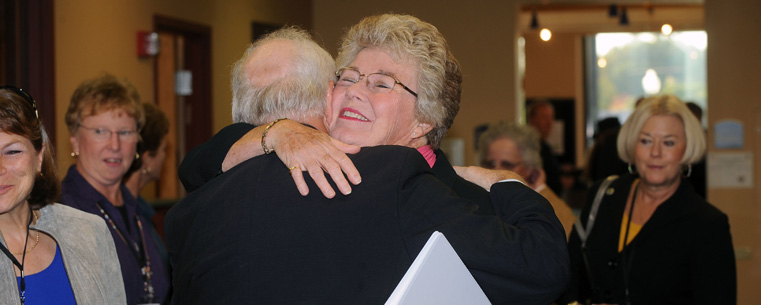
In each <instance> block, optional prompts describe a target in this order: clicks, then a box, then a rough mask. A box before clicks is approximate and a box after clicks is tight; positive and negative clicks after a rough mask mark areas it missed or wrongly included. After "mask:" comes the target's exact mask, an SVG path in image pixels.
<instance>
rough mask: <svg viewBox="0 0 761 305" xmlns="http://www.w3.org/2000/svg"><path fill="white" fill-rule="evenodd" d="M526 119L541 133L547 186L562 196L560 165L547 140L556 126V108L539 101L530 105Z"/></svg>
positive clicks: (541, 152) (543, 167) (543, 166)
mask: <svg viewBox="0 0 761 305" xmlns="http://www.w3.org/2000/svg"><path fill="white" fill-rule="evenodd" d="M526 119H527V121H528V125H529V126H531V127H534V129H536V131H538V132H539V138H540V140H541V141H540V142H539V144H540V145H541V146H540V150H539V154H540V155H541V156H542V169H544V173H545V175H546V177H547V186H549V187H550V188H551V189H552V191H553V192H555V194H562V192H563V187H562V185H561V184H560V164H559V163H558V158H557V157H556V156H555V153H554V152H552V147H550V144H548V143H547V139H548V138H549V136H550V133H551V132H552V127H553V125H554V124H555V107H553V106H552V104H551V103H550V102H548V101H543V100H537V101H534V102H533V103H531V104H529V106H528V109H527V110H526Z"/></svg>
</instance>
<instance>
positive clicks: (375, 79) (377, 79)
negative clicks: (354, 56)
mask: <svg viewBox="0 0 761 305" xmlns="http://www.w3.org/2000/svg"><path fill="white" fill-rule="evenodd" d="M336 77H337V78H338V79H337V81H336V85H337V86H341V87H351V86H352V85H354V84H356V83H357V82H359V81H361V80H362V78H365V81H366V84H365V85H367V88H368V89H370V92H373V93H387V92H391V91H393V90H394V87H395V86H396V85H397V84H398V85H400V86H402V88H403V89H404V90H406V91H407V92H409V93H410V94H412V95H414V96H415V97H417V93H416V92H415V91H412V89H410V88H409V87H407V86H405V85H404V84H402V82H400V81H399V80H398V79H396V77H393V76H391V75H387V74H383V73H370V74H362V73H360V72H359V70H357V69H355V68H352V67H345V68H341V69H338V71H336Z"/></svg>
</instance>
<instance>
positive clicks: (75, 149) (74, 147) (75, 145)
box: [69, 135, 79, 155]
mask: <svg viewBox="0 0 761 305" xmlns="http://www.w3.org/2000/svg"><path fill="white" fill-rule="evenodd" d="M69 143H71V153H72V154H75V155H79V140H77V137H76V136H75V135H71V136H69Z"/></svg>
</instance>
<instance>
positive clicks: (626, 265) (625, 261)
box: [621, 183, 639, 305]
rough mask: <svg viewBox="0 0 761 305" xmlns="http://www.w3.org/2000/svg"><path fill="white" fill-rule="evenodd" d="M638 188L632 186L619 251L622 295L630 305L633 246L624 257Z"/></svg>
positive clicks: (637, 186)
mask: <svg viewBox="0 0 761 305" xmlns="http://www.w3.org/2000/svg"><path fill="white" fill-rule="evenodd" d="M638 188H639V183H637V185H635V186H634V194H632V204H631V205H630V206H629V217H627V218H628V220H627V221H626V232H624V247H623V249H622V250H621V264H622V265H623V268H622V270H623V272H624V293H625V297H626V299H625V300H626V304H627V305H629V304H631V300H630V299H629V268H630V267H631V263H632V260H633V259H634V245H633V244H632V245H631V248H630V249H631V250H630V252H631V256H630V257H628V258H627V257H626V247H627V246H628V245H627V241H628V240H629V226H630V225H631V224H632V218H634V215H632V213H634V203H635V202H636V201H637V189H638Z"/></svg>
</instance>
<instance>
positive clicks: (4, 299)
mask: <svg viewBox="0 0 761 305" xmlns="http://www.w3.org/2000/svg"><path fill="white" fill-rule="evenodd" d="M52 152H53V147H52V146H51V144H50V141H49V139H48V136H47V133H46V132H45V128H44V127H43V125H42V122H40V119H39V116H38V113H37V104H36V102H35V101H34V99H33V98H32V96H31V95H29V94H28V93H27V92H26V91H24V90H22V89H19V88H15V87H11V86H2V87H0V250H2V254H0V304H9V305H10V304H29V305H32V304H62V305H63V304H80V305H83V304H92V305H98V304H125V302H126V296H125V294H124V284H123V282H122V277H121V271H120V269H119V259H118V257H117V255H116V249H115V247H114V241H113V239H112V238H111V234H109V233H108V228H107V227H106V224H105V223H103V220H101V219H100V218H99V217H97V216H94V215H91V214H88V213H84V212H82V211H78V210H76V209H73V208H71V207H68V206H65V205H62V204H56V203H55V200H56V199H57V198H58V195H59V194H60V190H61V185H60V183H59V181H58V176H57V175H56V170H55V168H56V166H55V164H54V161H53V153H52ZM14 273H15V274H14Z"/></svg>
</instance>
